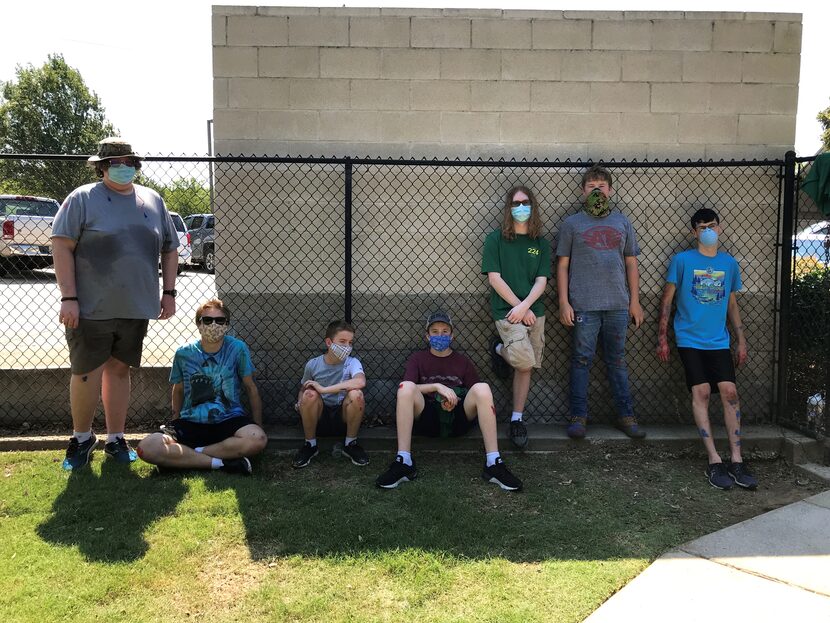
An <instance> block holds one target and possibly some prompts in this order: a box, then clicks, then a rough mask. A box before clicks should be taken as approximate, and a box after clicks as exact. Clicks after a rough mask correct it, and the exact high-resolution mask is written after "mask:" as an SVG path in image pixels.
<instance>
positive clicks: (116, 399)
mask: <svg viewBox="0 0 830 623" xmlns="http://www.w3.org/2000/svg"><path fill="white" fill-rule="evenodd" d="M101 399H102V400H103V403H104V417H105V418H106V422H107V432H108V433H123V432H124V427H125V425H126V422H127V407H129V405H130V366H128V365H127V364H126V363H124V362H123V361H120V360H118V359H116V358H115V357H110V358H109V360H108V361H107V363H105V364H104V373H103V375H102V377H101Z"/></svg>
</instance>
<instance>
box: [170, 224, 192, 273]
mask: <svg viewBox="0 0 830 623" xmlns="http://www.w3.org/2000/svg"><path fill="white" fill-rule="evenodd" d="M170 216H171V217H172V218H173V225H175V227H176V233H177V234H178V235H179V268H178V270H177V271H176V274H179V275H180V274H181V273H182V271H183V270H184V268H185V266H187V265H188V264H190V256H191V248H190V232H188V231H187V227H185V224H184V220H182V217H181V216H180V215H179V214H178V213H176V212H171V213H170Z"/></svg>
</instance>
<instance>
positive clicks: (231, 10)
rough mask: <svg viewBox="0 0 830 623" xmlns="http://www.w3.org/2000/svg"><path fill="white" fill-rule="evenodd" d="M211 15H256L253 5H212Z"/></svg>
mask: <svg viewBox="0 0 830 623" xmlns="http://www.w3.org/2000/svg"><path fill="white" fill-rule="evenodd" d="M211 8H212V14H213V15H256V7H255V6H213V7H211Z"/></svg>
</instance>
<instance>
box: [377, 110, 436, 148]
mask: <svg viewBox="0 0 830 623" xmlns="http://www.w3.org/2000/svg"><path fill="white" fill-rule="evenodd" d="M378 119H379V122H380V140H381V141H382V142H384V143H385V142H393V143H395V142H398V143H425V142H435V143H438V142H440V141H441V113H439V112H432V111H429V112H422V111H412V112H381V113H378Z"/></svg>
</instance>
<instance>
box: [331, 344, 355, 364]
mask: <svg viewBox="0 0 830 623" xmlns="http://www.w3.org/2000/svg"><path fill="white" fill-rule="evenodd" d="M329 351H331V354H332V355H334V357H335V359H337V361H346V357H348V356H349V355H350V354H351V352H352V347H351V346H343V345H342V344H335V343H334V342H332V343H331V346H329Z"/></svg>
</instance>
